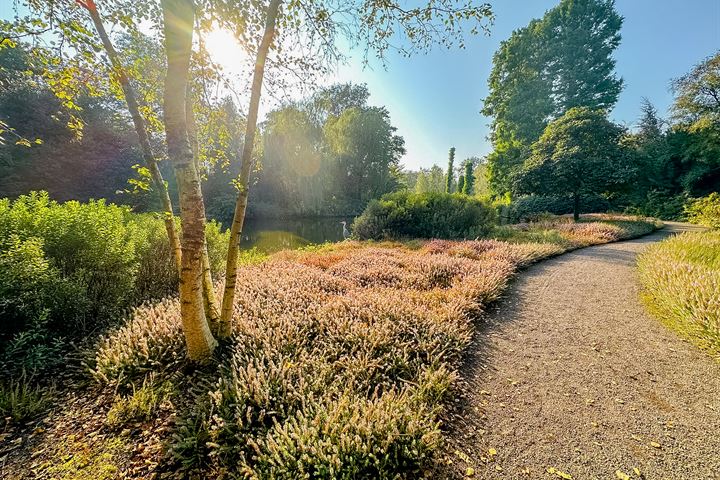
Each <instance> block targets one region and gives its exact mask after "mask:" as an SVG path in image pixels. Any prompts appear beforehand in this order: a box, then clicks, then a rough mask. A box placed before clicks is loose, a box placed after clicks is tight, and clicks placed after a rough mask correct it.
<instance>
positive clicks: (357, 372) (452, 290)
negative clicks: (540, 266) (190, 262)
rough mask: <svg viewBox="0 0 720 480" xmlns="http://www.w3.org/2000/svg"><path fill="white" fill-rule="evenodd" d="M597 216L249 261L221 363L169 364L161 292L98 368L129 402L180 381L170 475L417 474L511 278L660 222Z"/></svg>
mask: <svg viewBox="0 0 720 480" xmlns="http://www.w3.org/2000/svg"><path fill="white" fill-rule="evenodd" d="M592 220H595V221H586V222H582V223H578V224H575V223H572V222H570V221H568V220H567V219H555V220H552V221H546V222H543V223H540V224H524V225H519V226H515V227H511V228H507V227H506V228H504V229H502V230H500V231H496V236H497V237H499V238H503V239H504V240H505V241H500V240H495V239H491V240H476V241H448V240H431V241H413V242H406V243H393V242H381V243H360V242H343V243H340V244H333V245H328V246H323V247H319V248H315V249H313V250H312V251H294V252H290V251H288V252H281V253H279V254H276V255H274V256H272V257H270V258H269V259H268V260H266V261H265V262H262V263H261V264H258V265H254V266H250V267H247V268H243V269H242V272H241V278H240V280H239V282H238V283H239V291H238V296H237V298H238V300H237V303H236V306H235V335H234V336H233V340H232V342H231V343H230V344H229V345H226V346H224V347H223V349H222V350H221V351H220V352H218V354H217V364H216V365H215V366H213V368H211V369H207V370H204V371H202V372H200V373H199V374H198V375H194V376H193V377H192V381H188V380H183V377H182V376H178V375H175V374H174V373H173V372H176V371H177V370H178V369H180V368H182V367H183V366H184V355H183V343H182V335H181V332H180V322H179V318H178V316H179V311H178V306H177V302H175V301H174V300H166V301H164V302H161V303H159V304H155V305H148V306H144V307H142V308H139V309H138V310H137V311H136V313H135V315H134V318H133V319H132V320H131V321H130V322H129V323H128V324H127V325H126V326H124V327H122V328H120V329H118V330H117V331H115V332H113V333H111V334H110V335H108V336H107V337H105V338H104V339H103V340H102V341H101V343H100V345H99V347H98V350H97V354H96V357H95V361H94V365H93V372H94V375H95V377H96V378H97V379H98V380H99V381H100V382H101V383H103V384H108V385H111V386H112V387H113V388H116V389H117V390H118V392H120V393H119V395H118V397H117V400H116V402H120V403H128V402H131V401H132V397H133V396H134V395H137V394H138V392H141V391H143V390H144V389H148V388H150V389H152V388H153V387H152V384H157V385H162V388H163V389H165V390H167V383H168V382H175V383H174V390H173V392H174V393H172V394H171V398H172V401H171V403H172V404H173V405H174V407H173V408H174V410H175V411H174V413H175V414H176V415H177V416H178V420H177V421H175V422H174V426H173V432H172V435H170V436H166V437H165V438H166V441H167V447H168V448H167V450H168V452H169V453H170V455H171V458H172V459H173V462H172V466H171V467H168V469H169V470H171V471H175V472H179V473H188V472H202V473H201V475H206V476H222V475H230V476H238V477H249V478H301V477H306V478H376V477H398V476H399V477H407V476H414V475H417V474H418V472H421V471H422V470H423V469H424V468H425V467H427V466H428V465H429V464H430V463H431V461H432V459H433V452H434V451H435V450H436V449H437V447H438V446H439V444H440V443H441V442H442V435H441V429H440V427H441V425H440V422H439V418H440V413H441V412H442V409H443V405H444V402H445V400H447V398H448V397H449V396H450V395H451V394H452V388H453V384H454V380H455V378H456V375H457V374H456V371H457V367H458V365H459V362H460V361H461V358H462V354H463V351H464V349H465V347H466V346H467V345H468V344H469V342H470V340H471V337H472V333H473V321H474V320H476V319H478V318H479V315H480V313H481V312H482V311H483V309H484V308H485V307H486V306H487V304H488V303H490V302H492V301H493V300H494V299H496V298H497V297H498V296H499V295H500V294H501V293H502V292H503V290H504V289H505V288H506V286H507V284H508V282H509V280H510V278H511V277H512V275H513V274H514V273H515V272H516V271H517V270H518V269H519V268H522V267H524V266H526V265H528V264H530V263H532V262H535V261H538V260H540V259H543V258H546V257H548V256H553V255H557V254H560V253H562V252H564V251H567V250H570V249H573V248H579V247H582V246H587V245H592V244H599V243H607V242H610V241H615V240H620V239H624V238H628V237H632V236H638V235H641V234H643V233H649V232H650V231H652V230H653V229H654V228H655V225H654V224H653V223H652V222H647V221H640V220H632V219H620V218H614V217H613V218H611V217H602V218H596V219H592ZM148 379H151V380H148ZM148 382H150V384H149V383H148ZM183 382H186V383H183ZM141 385H142V387H140V386H141ZM180 392H182V393H180ZM151 416H152V413H150V414H148V413H146V414H145V420H146V421H149V420H150V418H151ZM137 420H138V418H137V417H136V418H132V415H130V416H129V419H128V421H137ZM139 420H141V421H142V420H143V418H140V419H139ZM116 428H121V427H116Z"/></svg>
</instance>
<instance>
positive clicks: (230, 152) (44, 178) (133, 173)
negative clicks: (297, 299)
mask: <svg viewBox="0 0 720 480" xmlns="http://www.w3.org/2000/svg"><path fill="white" fill-rule="evenodd" d="M120 46H121V47H122V48H123V50H121V52H122V51H124V50H134V51H137V50H139V49H142V50H145V51H147V50H153V49H160V46H159V45H158V44H155V43H153V42H152V41H151V40H150V39H149V38H146V37H142V36H138V35H136V36H125V37H123V38H122V41H121V42H120ZM35 68H36V66H35V65H33V58H32V56H31V55H30V54H29V53H28V49H27V48H25V47H23V45H22V44H19V45H18V46H17V47H16V48H3V49H0V85H2V90H0V111H1V112H2V118H3V119H4V120H6V121H8V122H9V123H10V124H12V125H17V128H16V129H15V130H16V132H17V133H18V135H21V136H22V137H23V138H31V139H35V138H38V139H41V140H40V141H41V142H42V143H38V144H31V146H29V147H28V146H27V145H25V144H24V143H23V142H20V143H16V142H15V141H13V140H14V139H11V138H8V141H7V142H5V143H6V144H5V145H3V146H2V147H0V197H9V198H16V197H18V196H19V195H22V194H25V193H27V192H29V191H33V190H45V191H48V192H49V193H50V195H51V197H52V198H54V199H56V200H60V201H65V200H80V201H87V200H88V199H90V198H105V199H107V200H108V201H111V202H114V203H120V204H126V205H130V206H131V207H133V208H134V209H135V210H137V211H149V210H155V209H157V208H159V205H158V202H157V200H156V199H155V197H154V196H153V195H151V194H150V193H149V190H150V188H149V185H148V182H147V178H144V177H146V176H147V172H146V171H145V170H143V169H142V168H140V165H141V164H142V152H141V151H140V149H139V147H138V145H137V138H136V136H135V132H134V130H133V128H132V126H131V124H130V120H129V118H128V116H127V114H126V113H125V107H124V105H123V104H122V102H121V101H120V100H119V99H118V98H116V96H115V95H114V94H113V92H102V93H100V94H98V95H95V96H91V95H87V94H85V95H82V96H80V97H79V98H78V99H77V100H76V102H77V105H78V107H79V108H80V109H81V114H79V115H81V116H82V120H83V122H84V127H83V129H82V132H81V133H80V134H78V132H76V131H73V129H72V128H69V127H68V125H67V120H68V113H67V111H66V109H65V108H64V107H63V105H62V100H60V99H59V98H58V97H57V96H56V95H55V93H54V92H53V91H52V90H51V88H50V87H49V86H48V85H47V84H46V81H45V80H44V79H43V78H42V77H41V75H40V74H37V73H33V72H34V70H35ZM162 68H164V66H163V65H155V66H153V67H152V70H153V71H152V72H149V75H151V76H153V77H155V76H157V77H160V76H161V75H162V73H161V69H162ZM143 69H145V71H147V70H148V69H150V65H145V66H143ZM198 70H199V68H198ZM29 72H30V73H29ZM146 78H147V77H146ZM160 86H161V84H160V83H155V88H154V91H153V92H147V91H146V93H145V95H143V97H144V101H143V105H146V106H147V107H148V110H149V109H150V108H151V106H152V105H151V104H152V103H153V102H155V101H157V99H159V98H161V96H162V92H161V91H160ZM139 90H140V91H145V90H146V89H144V88H142V87H141V88H139ZM369 97H370V92H369V90H368V89H367V87H366V86H365V85H362V84H360V85H356V84H338V85H333V86H329V87H326V88H323V89H320V90H319V91H317V92H316V93H315V94H313V95H312V96H310V97H308V98H305V99H302V100H299V101H294V102H289V103H287V104H285V105H282V106H280V107H278V108H277V109H275V110H273V111H272V112H270V113H269V114H268V115H267V118H266V120H265V121H264V122H263V123H262V124H261V125H260V126H259V131H260V138H259V141H258V144H259V146H260V148H259V154H258V155H259V157H260V158H259V161H258V162H257V167H256V168H255V170H254V172H253V173H252V177H253V178H252V184H253V188H252V189H251V193H250V201H249V208H248V215H249V216H258V217H264V218H267V217H291V216H325V215H348V214H358V213H359V212H361V211H362V209H363V208H364V207H365V205H366V204H367V202H368V201H369V200H370V199H372V198H377V197H379V196H381V195H383V194H385V193H387V192H390V191H393V190H395V189H397V188H398V187H399V185H400V174H399V169H400V167H399V161H400V158H401V156H402V155H403V154H404V153H405V149H404V141H403V139H402V137H400V136H399V135H397V134H396V128H395V127H394V126H392V124H391V121H390V113H389V112H388V110H387V109H386V108H384V107H376V106H371V105H369V104H368V100H369ZM197 100H198V101H197V103H201V102H202V101H203V99H201V98H198V99H197ZM205 107H206V108H199V109H198V111H197V114H196V115H197V117H198V118H197V120H196V123H197V124H198V126H199V129H200V130H201V131H200V132H199V134H200V137H201V141H200V143H201V144H202V147H201V152H200V155H201V160H202V162H201V163H202V168H203V175H204V178H205V188H204V194H205V202H206V206H207V210H208V215H209V217H210V218H213V219H217V220H219V221H221V222H222V223H224V224H225V225H227V224H228V223H229V221H230V220H231V219H232V215H233V207H234V199H235V196H236V193H237V192H236V188H235V186H234V185H233V184H232V179H233V178H236V177H237V175H238V174H239V169H240V168H239V167H240V166H239V160H240V159H239V152H241V150H242V144H243V139H242V135H241V132H242V131H243V129H244V126H245V117H244V115H243V114H242V113H241V112H239V111H238V109H237V107H236V106H235V104H234V103H233V102H232V100H231V99H230V98H229V97H223V98H220V99H218V100H217V101H216V102H214V103H213V102H206V103H205ZM157 108H158V109H159V106H158V107H157ZM155 137H157V138H155ZM152 141H153V143H161V142H162V138H159V136H157V135H155V136H154V137H153V138H152ZM161 170H162V172H163V174H164V178H165V179H167V181H168V188H169V190H170V194H171V196H173V197H174V196H176V190H177V187H176V184H175V181H174V178H173V175H172V172H171V171H170V168H169V165H167V163H166V162H163V163H161ZM128 180H130V181H129V182H128Z"/></svg>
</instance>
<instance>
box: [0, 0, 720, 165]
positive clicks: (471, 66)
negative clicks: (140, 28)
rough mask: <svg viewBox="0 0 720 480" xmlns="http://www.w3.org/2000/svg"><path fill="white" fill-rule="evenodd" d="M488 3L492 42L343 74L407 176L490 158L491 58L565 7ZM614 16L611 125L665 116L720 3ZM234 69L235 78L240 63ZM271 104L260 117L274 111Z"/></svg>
mask: <svg viewBox="0 0 720 480" xmlns="http://www.w3.org/2000/svg"><path fill="white" fill-rule="evenodd" d="M486 1H489V2H490V3H491V4H492V7H493V10H494V12H495V24H494V25H493V26H492V27H491V33H490V35H483V34H480V35H478V36H476V37H472V38H470V39H469V40H468V42H467V48H466V49H465V50H457V49H456V50H445V49H442V48H436V49H434V50H433V51H431V52H430V53H429V54H427V55H416V56H414V57H411V58H403V57H400V56H397V55H390V56H389V61H388V64H387V69H383V68H382V67H381V66H380V65H379V64H371V65H370V68H369V69H368V68H366V69H363V68H362V66H361V62H360V59H359V58H354V59H351V60H350V62H349V63H348V64H347V65H345V66H342V67H341V68H340V69H339V71H338V72H337V74H336V77H337V78H336V79H335V80H337V81H353V82H356V83H367V85H368V87H369V89H370V92H371V98H370V103H372V104H375V105H385V106H386V107H387V108H388V110H389V111H390V115H391V119H392V123H393V124H394V125H395V126H396V127H398V133H399V134H400V135H402V136H403V137H404V138H405V145H406V148H407V154H406V155H405V157H404V158H403V160H402V164H403V165H404V166H405V167H406V168H409V169H417V168H420V167H430V166H432V165H433V164H438V165H445V163H446V161H447V152H448V149H449V148H450V147H451V146H454V147H456V149H457V153H456V155H457V158H458V159H460V160H462V159H464V158H467V157H470V156H483V155H486V154H487V153H489V152H490V151H491V145H490V143H489V141H488V140H487V135H488V132H489V127H488V124H489V122H490V120H489V119H488V118H486V117H483V116H482V115H481V114H480V109H481V108H482V99H483V98H484V97H485V96H486V95H487V78H488V75H489V74H490V70H491V68H492V56H493V53H494V52H495V50H496V49H497V48H498V46H499V44H500V42H501V41H502V40H505V39H507V38H508V37H509V36H510V34H511V33H512V31H513V30H515V29H517V28H521V27H523V26H525V25H527V23H528V22H529V21H530V20H531V19H533V18H539V17H542V15H543V14H544V13H545V11H546V10H548V9H550V8H552V7H554V6H555V5H557V3H558V2H559V0H486ZM616 8H617V10H618V11H619V12H620V14H621V15H622V16H623V17H624V18H625V20H624V23H623V27H622V32H621V33H622V43H621V44H620V47H619V48H618V49H617V51H616V53H615V58H616V60H617V72H618V75H620V76H621V77H622V78H623V79H624V80H625V88H624V90H623V92H622V93H621V94H620V99H619V101H618V103H617V106H616V108H615V109H614V111H613V112H612V113H611V117H612V118H613V120H615V121H616V122H619V123H621V124H625V125H629V126H631V125H633V124H634V123H635V122H636V121H637V119H638V117H639V107H640V100H641V98H642V97H643V96H644V97H647V98H648V99H649V100H650V101H651V102H653V104H655V106H656V107H657V108H658V110H659V111H660V112H661V114H664V113H665V112H666V110H667V108H668V106H669V105H670V104H671V102H672V94H671V92H670V91H669V88H668V87H669V82H670V80H671V79H672V78H675V77H678V76H680V75H682V74H684V73H686V72H687V71H688V70H689V69H690V68H691V67H692V66H693V65H695V64H696V63H698V62H699V61H701V60H702V59H704V58H705V57H707V56H709V55H711V54H713V53H714V52H715V51H716V50H717V49H720V0H616ZM12 15H13V9H12V7H11V5H10V0H0V18H2V17H4V18H10V17H11V16H12ZM209 40H210V43H212V42H213V41H214V43H215V44H217V51H218V53H219V54H220V58H219V59H218V60H219V61H220V63H222V64H228V63H231V62H235V61H236V59H237V58H238V55H242V53H241V50H240V48H239V47H238V46H237V45H235V46H233V45H232V44H233V43H234V42H233V40H232V37H230V36H229V34H228V33H227V32H225V34H221V35H219V36H218V37H217V38H216V39H211V38H209ZM350 54H351V55H355V57H359V56H360V55H359V52H357V54H356V52H350ZM230 67H231V68H230V69H231V70H234V68H232V67H235V65H231V66H230ZM237 68H238V70H242V68H243V67H242V66H237ZM248 72H249V70H248ZM326 80H327V81H328V82H327V83H330V81H332V79H326ZM265 100H266V101H265V102H264V103H265V104H264V105H263V108H262V109H261V112H264V111H267V110H268V109H269V108H272V106H273V105H272V104H271V103H272V102H270V103H268V101H269V99H268V98H266V99H265Z"/></svg>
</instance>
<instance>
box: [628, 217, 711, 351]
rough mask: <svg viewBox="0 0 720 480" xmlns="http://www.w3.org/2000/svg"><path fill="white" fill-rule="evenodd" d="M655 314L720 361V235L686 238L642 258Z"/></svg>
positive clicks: (646, 288)
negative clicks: (719, 357)
mask: <svg viewBox="0 0 720 480" xmlns="http://www.w3.org/2000/svg"><path fill="white" fill-rule="evenodd" d="M638 270H639V274H640V280H641V283H642V286H643V297H644V299H645V301H646V302H647V304H648V306H649V307H650V310H651V311H652V313H654V314H655V315H656V316H658V317H659V318H660V320H662V321H663V323H665V324H666V325H668V326H669V327H670V328H672V329H673V330H675V331H677V332H679V333H680V334H682V335H683V336H685V337H687V338H689V339H690V340H691V341H692V342H693V343H695V344H696V345H698V346H700V347H701V348H704V349H708V350H709V351H710V352H712V353H714V354H716V355H720V232H715V231H711V232H693V233H683V234H681V235H677V236H675V237H671V238H669V239H667V240H665V241H663V242H661V243H659V244H655V245H652V246H650V247H648V249H647V250H646V251H645V252H644V253H643V254H641V255H640V257H639V258H638Z"/></svg>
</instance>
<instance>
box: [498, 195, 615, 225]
mask: <svg viewBox="0 0 720 480" xmlns="http://www.w3.org/2000/svg"><path fill="white" fill-rule="evenodd" d="M609 208H610V202H608V200H607V199H606V198H604V197H602V196H600V195H593V196H587V195H586V196H583V197H582V198H581V199H580V213H599V212H606V211H608V209H609ZM569 213H573V200H572V199H571V198H568V197H547V196H540V195H527V196H524V197H519V198H516V199H514V200H513V201H512V202H511V203H510V205H508V206H507V207H504V208H503V209H502V213H501V215H502V216H503V218H502V220H503V221H505V222H507V223H518V222H532V221H537V220H540V219H542V217H543V216H544V215H547V214H552V215H565V214H569Z"/></svg>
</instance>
